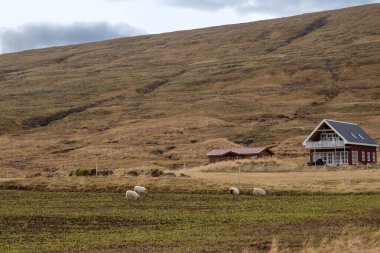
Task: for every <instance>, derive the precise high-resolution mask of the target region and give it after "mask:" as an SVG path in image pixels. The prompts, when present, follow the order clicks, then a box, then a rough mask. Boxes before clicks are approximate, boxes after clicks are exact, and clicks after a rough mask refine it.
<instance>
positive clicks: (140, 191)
mask: <svg viewBox="0 0 380 253" xmlns="http://www.w3.org/2000/svg"><path fill="white" fill-rule="evenodd" d="M133 190H134V191H135V192H137V193H148V190H147V189H146V188H145V187H143V186H139V185H136V186H135V188H133Z"/></svg>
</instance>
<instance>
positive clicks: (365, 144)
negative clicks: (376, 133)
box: [346, 142, 379, 148]
mask: <svg viewBox="0 0 380 253" xmlns="http://www.w3.org/2000/svg"><path fill="white" fill-rule="evenodd" d="M346 144H350V145H358V146H369V147H376V148H377V147H379V145H378V144H367V143H359V142H346Z"/></svg>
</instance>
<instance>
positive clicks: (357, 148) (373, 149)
mask: <svg viewBox="0 0 380 253" xmlns="http://www.w3.org/2000/svg"><path fill="white" fill-rule="evenodd" d="M348 146H349V147H350V148H351V151H358V161H359V163H360V164H364V165H366V164H367V163H377V152H376V147H368V146H359V145H348ZM351 151H350V152H349V154H348V162H349V163H350V164H352V154H351ZM363 151H364V152H365V159H364V161H363V160H362V152H363ZM367 152H370V153H371V161H370V162H368V161H367ZM373 153H375V154H376V159H375V162H372V159H373V158H372V155H373Z"/></svg>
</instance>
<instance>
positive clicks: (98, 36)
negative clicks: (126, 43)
mask: <svg viewBox="0 0 380 253" xmlns="http://www.w3.org/2000/svg"><path fill="white" fill-rule="evenodd" d="M143 33H144V32H143V31H142V30H140V29H138V28H135V27H132V26H130V25H128V24H125V23H122V24H117V25H112V24H110V23H107V22H87V23H84V22H81V23H73V24H70V25H60V24H50V23H39V24H34V23H30V24H25V25H22V26H20V27H17V28H13V29H6V30H3V31H0V45H1V51H2V52H4V53H5V52H6V53H8V52H16V51H21V50H26V49H33V48H43V47H50V46H59V45H69V44H78V43H84V42H93V41H101V40H106V39H113V38H119V37H128V36H133V35H139V34H143Z"/></svg>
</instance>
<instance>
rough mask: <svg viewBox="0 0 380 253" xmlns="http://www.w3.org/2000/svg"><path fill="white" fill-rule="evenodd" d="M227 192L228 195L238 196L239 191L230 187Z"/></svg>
mask: <svg viewBox="0 0 380 253" xmlns="http://www.w3.org/2000/svg"><path fill="white" fill-rule="evenodd" d="M228 192H229V194H233V195H239V193H240V192H239V189H238V188H236V187H231V188H230V190H229V191H228Z"/></svg>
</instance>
